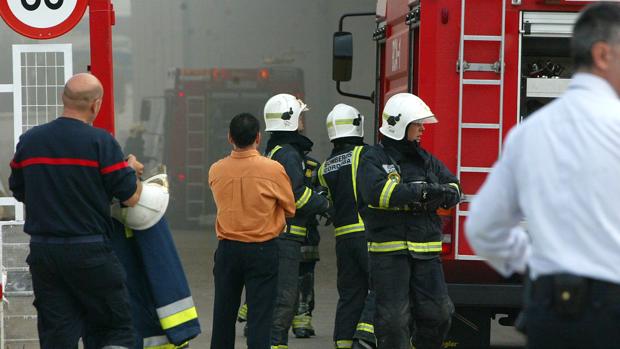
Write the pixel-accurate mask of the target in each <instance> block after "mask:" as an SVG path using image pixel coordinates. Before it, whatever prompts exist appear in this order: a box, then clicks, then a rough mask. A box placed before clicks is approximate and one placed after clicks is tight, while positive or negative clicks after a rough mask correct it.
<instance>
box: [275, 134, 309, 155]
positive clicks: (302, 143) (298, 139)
mask: <svg viewBox="0 0 620 349" xmlns="http://www.w3.org/2000/svg"><path fill="white" fill-rule="evenodd" d="M284 144H290V145H292V146H293V147H295V149H297V150H298V151H299V152H301V153H302V154H303V153H308V152H310V151H311V150H312V146H313V145H314V143H312V141H311V140H310V139H309V138H308V137H306V136H304V135H302V134H300V133H299V132H297V131H274V132H272V133H271V137H270V138H269V141H268V142H267V149H266V152H267V153H269V151H271V149H273V148H274V147H275V146H276V145H284Z"/></svg>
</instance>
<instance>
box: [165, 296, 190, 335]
mask: <svg viewBox="0 0 620 349" xmlns="http://www.w3.org/2000/svg"><path fill="white" fill-rule="evenodd" d="M157 316H159V322H160V323H161V327H162V328H163V329H164V330H167V329H169V328H172V327H175V326H179V325H181V324H183V323H186V322H188V321H191V320H194V319H197V318H198V312H197V311H196V307H195V306H194V300H193V299H192V297H191V296H190V297H187V298H184V299H181V300H179V301H176V302H174V303H171V304H168V305H165V306H163V307H160V308H157Z"/></svg>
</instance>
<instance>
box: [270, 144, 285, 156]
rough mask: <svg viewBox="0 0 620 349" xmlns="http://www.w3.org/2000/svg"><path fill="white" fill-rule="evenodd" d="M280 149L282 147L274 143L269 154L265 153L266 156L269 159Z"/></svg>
mask: <svg viewBox="0 0 620 349" xmlns="http://www.w3.org/2000/svg"><path fill="white" fill-rule="evenodd" d="M280 149H282V147H281V146H279V145H276V146H275V147H273V149H271V151H270V152H269V154H267V157H268V158H270V159H271V158H272V157H273V156H274V155H275V153H276V152H277V151H278V150H280Z"/></svg>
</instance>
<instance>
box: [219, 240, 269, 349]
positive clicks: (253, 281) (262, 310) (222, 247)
mask: <svg viewBox="0 0 620 349" xmlns="http://www.w3.org/2000/svg"><path fill="white" fill-rule="evenodd" d="M276 240H277V239H272V240H269V241H265V242H257V243H246V242H239V241H231V240H220V242H219V244H218V247H217V251H216V252H215V266H214V268H213V275H214V279H215V300H214V306H213V335H212V337H211V348H212V349H234V348H235V321H236V319H237V309H239V303H240V302H241V292H242V291H243V287H244V285H245V290H246V301H247V302H248V308H249V309H250V310H249V311H248V339H247V344H248V348H249V349H268V348H269V347H270V342H269V336H270V325H271V321H272V316H273V307H274V303H275V296H276V287H277V283H278V276H277V270H278V253H279V252H278V246H277V243H276Z"/></svg>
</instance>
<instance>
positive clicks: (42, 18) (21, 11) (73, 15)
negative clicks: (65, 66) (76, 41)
mask: <svg viewBox="0 0 620 349" xmlns="http://www.w3.org/2000/svg"><path fill="white" fill-rule="evenodd" d="M87 6H88V0H0V16H2V18H3V19H4V21H5V22H6V23H7V24H8V25H9V27H11V28H13V30H15V31H16V32H18V33H19V34H21V35H24V36H27V37H29V38H33V39H51V38H55V37H57V36H61V35H63V34H65V33H66V32H68V31H69V30H71V29H72V28H73V27H75V25H76V24H78V23H79V22H80V19H82V16H83V15H84V12H85V11H86V7H87Z"/></svg>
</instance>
